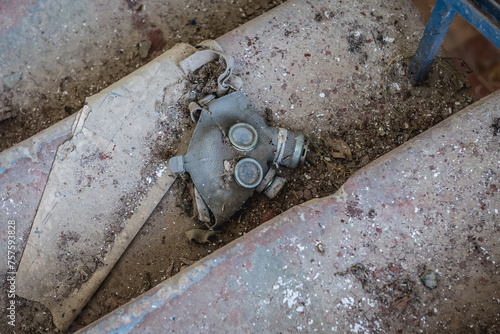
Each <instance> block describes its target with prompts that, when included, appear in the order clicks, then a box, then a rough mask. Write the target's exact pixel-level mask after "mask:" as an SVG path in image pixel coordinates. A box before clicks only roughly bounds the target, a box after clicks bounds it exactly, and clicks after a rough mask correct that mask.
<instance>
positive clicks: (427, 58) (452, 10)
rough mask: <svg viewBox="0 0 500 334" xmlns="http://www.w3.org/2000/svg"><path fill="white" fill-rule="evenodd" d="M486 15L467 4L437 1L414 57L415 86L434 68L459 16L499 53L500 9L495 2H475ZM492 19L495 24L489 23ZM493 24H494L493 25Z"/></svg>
mask: <svg viewBox="0 0 500 334" xmlns="http://www.w3.org/2000/svg"><path fill="white" fill-rule="evenodd" d="M473 1H474V3H476V4H477V6H478V7H480V8H481V9H482V10H483V11H484V12H485V13H486V14H485V13H483V12H481V11H480V10H478V9H477V8H476V7H475V6H474V5H473V4H472V3H471V2H469V1H468V0H437V2H436V6H435V7H434V10H433V11H432V14H431V17H430V19H429V22H428V23H427V26H426V27H425V31H424V36H422V39H420V43H419V45H418V48H417V52H415V55H414V56H413V59H412V61H411V64H410V69H409V73H410V76H411V78H412V79H413V81H414V82H416V83H417V82H420V81H422V80H423V79H424V78H425V77H426V76H427V74H428V73H429V70H430V68H431V66H432V63H433V62H434V59H435V58H436V55H437V53H438V51H439V48H440V47H441V44H442V43H443V40H444V37H445V35H446V32H447V31H448V28H449V27H450V24H451V21H452V20H453V17H454V16H455V14H456V13H458V14H459V15H461V16H462V17H463V18H464V19H466V20H467V21H468V22H469V23H470V24H472V25H473V26H474V27H475V28H476V29H477V30H478V31H479V32H480V33H481V34H483V35H484V36H485V37H486V38H488V40H489V41H490V42H491V43H493V44H494V45H495V46H496V47H497V48H499V49H500V28H499V27H498V25H497V24H498V22H500V6H499V5H498V3H496V2H494V1H495V0H473ZM490 18H491V19H492V20H490ZM493 21H494V22H493Z"/></svg>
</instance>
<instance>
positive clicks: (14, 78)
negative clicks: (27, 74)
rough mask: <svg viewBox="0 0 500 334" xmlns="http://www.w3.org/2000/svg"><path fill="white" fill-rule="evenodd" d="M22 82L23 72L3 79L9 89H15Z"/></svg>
mask: <svg viewBox="0 0 500 334" xmlns="http://www.w3.org/2000/svg"><path fill="white" fill-rule="evenodd" d="M20 80H21V72H16V73H14V74H11V75H9V76H6V77H5V78H3V82H4V83H5V85H6V86H7V87H9V88H14V86H15V85H16V84H17V83H18V82H19V81H20Z"/></svg>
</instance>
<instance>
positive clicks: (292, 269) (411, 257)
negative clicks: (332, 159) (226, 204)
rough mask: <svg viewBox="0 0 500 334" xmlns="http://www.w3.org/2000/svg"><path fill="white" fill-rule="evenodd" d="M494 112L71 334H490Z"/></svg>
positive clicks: (495, 296) (441, 131) (433, 133)
mask: <svg viewBox="0 0 500 334" xmlns="http://www.w3.org/2000/svg"><path fill="white" fill-rule="evenodd" d="M499 102H500V93H495V94H492V95H491V96H490V97H488V98H485V99H483V100H481V101H480V102H477V103H475V104H473V105H472V106H470V107H468V108H466V109H465V110H463V111H462V112H460V113H459V114H457V115H455V116H453V117H451V118H449V119H447V120H446V121H444V122H442V123H440V124H439V125H438V126H436V127H434V128H432V129H431V130H428V131H427V132H425V133H423V134H422V135H420V136H418V137H416V138H414V139H413V140H411V141H409V142H408V143H406V144H405V145H403V146H401V147H399V148H397V149H396V150H394V151H392V152H391V153H389V154H387V155H385V156H383V157H382V158H380V159H378V160H376V161H375V162H373V163H371V164H370V165H368V166H367V167H365V168H363V169H362V170H360V171H359V172H357V173H356V174H355V175H354V176H353V177H351V178H350V179H349V181H348V182H347V183H346V184H345V185H344V186H343V188H342V189H340V190H339V192H337V193H336V194H335V195H333V196H331V197H327V198H323V199H319V200H314V201H310V202H307V203H305V204H303V205H301V206H298V207H294V208H292V209H291V210H289V211H287V212H285V213H283V214H282V215H280V216H278V217H275V218H274V219H273V220H271V221H269V222H268V223H266V224H264V225H262V226H260V227H259V228H257V229H255V230H253V231H252V232H250V233H248V234H247V235H245V236H244V237H242V238H240V239H238V240H237V241H235V242H233V243H231V244H229V245H227V246H225V247H224V248H223V249H220V250H218V251H217V252H215V253H214V254H213V255H211V256H209V257H207V258H205V259H204V260H202V261H200V262H198V263H196V264H195V265H193V266H192V267H190V268H188V269H187V270H184V271H183V272H181V273H180V274H178V275H176V276H174V277H173V278H171V279H169V280H167V281H165V282H163V283H161V284H160V285H158V286H157V287H155V288H153V289H151V290H150V291H148V292H146V293H145V294H144V295H143V296H142V297H140V298H138V299H137V300H135V301H132V302H130V303H128V304H126V305H125V306H123V307H122V308H120V309H118V310H117V311H116V312H113V313H112V314H110V315H108V316H106V317H104V318H103V319H101V320H100V321H99V322H96V323H94V324H93V325H90V326H89V327H87V328H85V329H83V330H82V331H81V333H110V332H113V333H158V332H167V331H168V332H174V331H175V332H185V333H193V332H203V333H231V332H234V331H235V330H236V329H237V331H238V332H240V333H251V332H273V333H274V332H308V333H310V332H315V331H318V332H354V333H365V332H382V333H384V332H388V333H409V332H424V333H435V332H439V331H442V332H450V333H483V332H488V333H494V332H497V331H498V330H499V327H498V324H499V323H500V313H499V311H500V295H499V291H500V283H499V282H500V279H499V278H500V277H499V276H500V274H499V261H500V248H499V247H498V242H499V240H500V229H499V225H498V224H499V222H500V219H499V218H500V215H499V210H500V206H499V204H498V203H500V192H499V187H500V186H499V182H500V179H499V176H498V171H499V170H500V168H499V167H500V145H499V144H500V137H499V136H497V135H495V131H494V129H493V128H492V122H493V121H494V120H496V119H498V118H499V117H500V103H499ZM422 274H425V275H426V276H427V277H429V276H432V275H434V276H435V277H436V279H437V287H434V286H432V285H430V284H428V287H426V286H424V285H423V283H422V281H421V279H420V276H421V275H422ZM429 288H433V289H429ZM465 315H466V316H465Z"/></svg>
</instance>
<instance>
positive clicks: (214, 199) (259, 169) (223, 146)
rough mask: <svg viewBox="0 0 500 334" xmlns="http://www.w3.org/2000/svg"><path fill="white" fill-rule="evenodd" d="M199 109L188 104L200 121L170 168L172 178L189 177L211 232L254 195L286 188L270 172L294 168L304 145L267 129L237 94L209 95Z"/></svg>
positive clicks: (278, 130)
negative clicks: (173, 175)
mask: <svg viewBox="0 0 500 334" xmlns="http://www.w3.org/2000/svg"><path fill="white" fill-rule="evenodd" d="M200 104H201V105H202V106H200V105H198V104H191V105H190V109H191V112H192V115H193V113H196V112H199V118H198V123H197V125H196V128H195V130H194V133H193V136H192V138H191V141H190V143H189V147H188V151H187V153H186V155H184V156H176V157H173V158H171V159H170V162H169V165H170V169H171V171H172V172H174V173H184V172H188V173H189V174H190V176H191V179H192V180H193V183H194V194H195V200H196V206H197V209H198V216H199V219H200V220H202V221H204V222H205V223H206V224H207V225H208V226H209V227H210V228H214V227H215V226H217V225H219V224H221V223H223V222H224V221H226V220H227V219H228V218H229V217H231V216H232V215H233V214H234V213H235V212H236V211H238V209H240V208H241V206H242V205H243V203H245V201H246V200H247V199H248V198H249V197H250V196H251V195H252V193H253V191H254V190H256V191H258V192H261V193H264V194H265V195H267V196H268V197H270V198H272V197H274V196H275V195H276V194H277V193H278V192H279V190H280V189H281V188H282V187H283V185H284V183H285V179H284V178H282V177H279V176H277V175H276V169H275V168H277V167H278V166H279V165H281V166H285V167H288V168H295V167H297V166H298V165H299V163H300V162H302V161H303V160H304V159H305V156H306V154H307V145H308V142H307V139H306V137H305V136H304V135H303V134H302V133H297V132H291V131H287V130H285V129H283V128H272V127H269V126H268V125H267V124H266V123H265V122H264V119H263V118H262V117H261V116H260V115H259V114H258V112H257V110H256V109H255V108H254V107H253V106H252V105H251V103H250V101H249V100H248V99H247V98H246V96H245V95H244V94H243V93H241V92H234V93H231V94H228V95H226V96H223V97H220V98H217V99H216V98H214V97H213V96H211V95H210V96H208V97H207V98H205V99H203V100H202V101H200Z"/></svg>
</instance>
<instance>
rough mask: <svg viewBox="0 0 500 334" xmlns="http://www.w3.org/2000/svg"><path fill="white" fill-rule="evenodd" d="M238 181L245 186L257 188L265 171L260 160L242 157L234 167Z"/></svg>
mask: <svg viewBox="0 0 500 334" xmlns="http://www.w3.org/2000/svg"><path fill="white" fill-rule="evenodd" d="M234 177H235V179H236V182H237V183H238V184H239V185H240V186H242V187H245V188H255V187H257V186H258V185H259V184H260V183H261V182H262V178H263V177H264V171H263V170H262V166H261V165H260V164H259V162H258V161H257V160H255V159H252V158H245V159H241V160H240V161H239V162H238V163H237V164H236V167H235V168H234Z"/></svg>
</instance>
